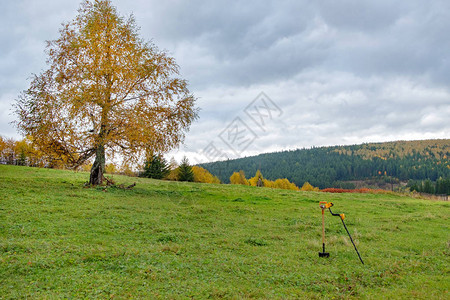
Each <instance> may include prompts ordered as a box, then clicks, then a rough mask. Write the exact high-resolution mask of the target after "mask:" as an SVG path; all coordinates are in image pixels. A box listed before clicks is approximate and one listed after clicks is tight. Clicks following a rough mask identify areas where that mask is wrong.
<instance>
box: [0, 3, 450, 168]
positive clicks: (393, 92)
mask: <svg viewBox="0 0 450 300" xmlns="http://www.w3.org/2000/svg"><path fill="white" fill-rule="evenodd" d="M79 4H80V1H72V0H71V1H60V0H15V1H2V6H1V11H0V25H1V26H0V135H2V136H4V137H13V138H20V137H19V135H18V134H17V133H16V130H15V128H14V127H13V126H12V125H10V124H9V122H11V121H13V120H14V116H13V115H12V113H11V110H10V109H11V104H12V103H13V102H14V100H15V99H16V98H17V96H18V95H19V93H20V92H21V91H22V90H24V89H27V88H28V85H29V82H30V81H29V77H30V75H31V74H32V73H40V72H42V71H43V70H45V68H46V65H45V60H46V57H45V53H44V49H45V41H46V40H52V39H56V38H57V37H58V30H59V29H60V27H61V23H62V22H67V21H70V20H71V19H73V18H74V17H75V15H76V14H77V9H78V7H79ZM113 4H114V5H115V6H117V8H118V11H119V13H120V14H121V15H129V14H131V13H133V14H134V16H135V18H136V21H137V24H138V26H140V28H141V31H140V35H141V37H142V38H143V39H145V40H153V42H154V43H155V44H156V45H157V46H158V47H159V48H162V49H166V50H167V51H168V52H169V53H170V54H171V55H172V56H173V57H175V59H176V61H177V63H178V64H179V65H180V68H181V74H182V77H183V78H185V79H187V80H188V81H189V82H190V89H191V91H192V92H193V94H194V95H195V96H196V97H197V98H198V101H197V103H198V106H199V107H200V108H201V112H200V119H199V120H198V121H197V122H196V123H195V124H193V125H192V127H191V130H190V132H188V133H187V136H186V141H185V144H184V145H183V146H181V147H180V150H179V151H178V152H176V151H175V152H173V153H171V154H170V155H175V156H176V157H177V158H180V157H181V156H182V155H184V154H187V156H188V157H190V158H191V159H192V160H194V161H195V162H198V161H207V160H214V159H216V158H218V157H219V156H221V157H223V158H225V157H228V158H235V157H239V156H247V155H252V154H257V153H262V152H269V151H279V150H286V149H296V148H302V147H312V146H323V145H343V144H355V143H363V142H382V141H392V140H411V139H429V138H450V117H449V116H450V38H449V32H450V1H448V0H442V1H438V0H430V1H423V0H403V1H401V0H398V1H387V0H377V1H373V0H370V1H369V0H344V1H341V0H340V1H337V0H329V1H325V0H322V1H321V0H318V1H301V0H293V1H280V0H278V1H251V0H246V1H232V0H226V1H219V0H215V1H206V0H204V1H196V0H190V1H187V0H186V1H184V0H174V1H149V0H134V1H125V0H115V1H114V0H113Z"/></svg>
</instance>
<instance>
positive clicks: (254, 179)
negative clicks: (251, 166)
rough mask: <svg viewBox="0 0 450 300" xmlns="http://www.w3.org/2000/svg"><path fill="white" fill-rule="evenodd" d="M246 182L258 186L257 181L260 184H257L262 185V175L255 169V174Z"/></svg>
mask: <svg viewBox="0 0 450 300" xmlns="http://www.w3.org/2000/svg"><path fill="white" fill-rule="evenodd" d="M248 183H249V185H251V186H258V183H259V184H260V185H259V186H264V177H263V176H262V173H261V171H260V170H257V171H256V174H255V176H254V177H252V178H250V179H249V180H248Z"/></svg>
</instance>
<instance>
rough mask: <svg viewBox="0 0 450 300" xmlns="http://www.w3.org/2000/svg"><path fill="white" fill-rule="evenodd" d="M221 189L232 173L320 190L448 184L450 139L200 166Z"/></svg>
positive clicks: (317, 150)
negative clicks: (380, 183)
mask: <svg viewBox="0 0 450 300" xmlns="http://www.w3.org/2000/svg"><path fill="white" fill-rule="evenodd" d="M202 166H203V167H204V168H206V169H208V170H209V171H210V172H211V173H212V174H214V175H216V176H218V177H219V178H220V180H222V181H223V182H225V183H228V182H229V178H230V176H231V174H232V173H233V172H236V171H239V170H243V171H244V172H245V174H246V175H247V177H252V176H254V174H255V172H256V171H257V170H258V169H259V170H261V172H262V174H263V176H264V177H265V178H267V179H270V180H275V179H277V178H287V179H289V180H290V181H292V182H294V183H295V184H296V185H298V186H302V185H303V183H304V182H306V181H308V182H309V183H311V184H312V185H314V186H318V187H320V188H326V187H337V186H339V185H340V184H342V182H343V181H351V180H366V179H370V178H376V177H378V178H379V177H382V176H385V177H392V178H394V179H399V180H401V181H407V180H409V179H413V180H425V179H430V180H432V181H435V180H437V179H439V178H440V177H442V178H450V139H445V140H444V139H442V140H421V141H398V142H387V143H370V144H362V145H352V146H334V147H320V148H312V149H298V150H291V151H283V152H275V153H265V154H260V155H258V156H252V157H246V158H240V159H235V160H228V161H221V162H213V163H207V164H203V165H202Z"/></svg>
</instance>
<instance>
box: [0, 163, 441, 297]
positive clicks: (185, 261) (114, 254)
mask: <svg viewBox="0 0 450 300" xmlns="http://www.w3.org/2000/svg"><path fill="white" fill-rule="evenodd" d="M87 179H88V175H87V174H86V173H74V172H69V171H62V170H48V169H37V168H27V167H14V166H2V165H0V298H1V299H14V298H86V299H92V298H94V299H95V298H101V299H105V298H117V299H123V298H133V299H136V298H141V299H148V298H151V299H155V298H163V299H165V298H170V299H186V298H195V299H203V298H212V299H217V298H226V299H230V298H231V299H245V298H275V299H277V298H278V299H298V298H308V299H332V298H364V299H392V298H394V299H405V298H414V299H448V298H449V297H450V295H449V293H448V290H449V285H450V280H449V279H450V277H449V266H450V263H449V262H450V260H449V254H450V236H449V222H448V218H449V215H450V214H449V203H448V202H437V201H426V200H418V199H411V198H408V197H405V196H399V195H384V194H378V195H372V194H327V193H316V192H295V191H284V190H272V189H262V188H256V187H244V186H230V185H213V184H211V185H206V184H195V183H178V182H164V181H157V180H149V179H141V178H128V177H120V176H115V177H114V179H115V180H116V182H119V183H124V184H131V183H133V182H136V183H137V186H136V187H135V188H134V189H132V190H122V189H116V188H108V189H107V190H106V191H105V190H104V189H102V188H84V187H83V183H84V182H85V181H86V180H87ZM319 201H332V202H333V203H334V204H335V206H334V209H333V211H334V212H338V213H342V212H344V213H345V214H346V224H347V226H348V228H349V230H350V232H351V233H352V236H353V238H354V240H355V241H356V243H357V246H358V250H359V251H360V253H361V256H362V258H363V259H364V262H365V263H366V264H365V265H362V264H361V263H360V262H359V260H358V257H357V255H356V253H355V251H354V249H353V246H352V245H351V242H350V240H349V239H348V237H347V235H346V232H345V230H344V229H343V227H342V224H341V222H340V220H339V218H336V217H332V216H331V215H330V214H329V213H327V214H326V216H325V217H326V220H325V222H326V235H327V243H326V245H327V252H330V258H328V259H324V258H319V257H318V252H319V251H320V250H321V213H320V208H319Z"/></svg>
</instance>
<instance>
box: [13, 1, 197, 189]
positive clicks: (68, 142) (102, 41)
mask: <svg viewBox="0 0 450 300" xmlns="http://www.w3.org/2000/svg"><path fill="white" fill-rule="evenodd" d="M47 56H48V60H47V64H48V66H49V67H48V70H46V71H45V72H43V73H42V74H40V75H34V76H33V78H32V81H31V84H30V87H29V89H28V90H26V91H24V92H23V93H22V94H21V96H20V97H19V99H18V100H17V102H16V105H15V108H16V113H17V115H18V119H19V120H18V121H17V127H18V128H19V130H20V131H21V132H22V133H23V134H27V135H31V136H33V139H34V141H35V142H36V145H37V146H38V147H39V148H40V149H41V150H42V151H44V152H46V153H48V154H50V155H52V156H57V157H59V158H60V159H61V160H62V161H63V162H64V163H65V164H66V165H67V166H71V167H74V168H76V167H78V166H80V165H82V164H83V163H85V162H86V161H88V160H90V159H94V158H95V160H94V161H93V165H92V169H91V174H90V184H93V185H97V184H101V183H102V181H103V178H104V177H103V173H104V171H105V155H106V154H111V155H113V156H114V155H117V154H118V155H120V156H121V158H122V159H124V160H126V161H131V162H137V158H139V157H142V155H143V154H144V153H161V152H165V151H168V150H170V149H173V148H175V147H177V146H178V145H179V144H180V143H182V142H183V139H184V135H185V133H186V131H187V130H188V129H189V126H190V125H191V123H192V122H193V121H194V120H195V119H196V118H197V109H196V108H195V98H194V97H193V95H192V94H191V93H190V92H189V90H188V88H187V82H186V81H185V80H183V79H181V78H179V77H178V76H179V72H178V65H177V64H176V63H175V61H174V59H173V58H172V57H170V56H168V55H167V53H166V52H164V51H160V50H159V49H158V48H157V47H156V46H155V45H154V44H152V43H150V42H145V41H144V40H142V39H141V38H140V37H139V36H138V28H137V26H136V23H135V21H134V18H133V17H132V16H131V17H129V18H123V17H121V16H119V14H118V12H117V10H116V8H115V7H114V6H113V5H112V4H111V1H109V0H95V1H93V2H91V1H85V2H83V3H82V4H81V7H80V9H79V11H78V16H77V17H76V18H75V19H74V20H72V21H71V22H69V23H67V24H63V26H62V28H61V29H60V37H59V38H58V39H56V40H53V41H50V42H48V45H47Z"/></svg>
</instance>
